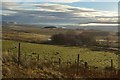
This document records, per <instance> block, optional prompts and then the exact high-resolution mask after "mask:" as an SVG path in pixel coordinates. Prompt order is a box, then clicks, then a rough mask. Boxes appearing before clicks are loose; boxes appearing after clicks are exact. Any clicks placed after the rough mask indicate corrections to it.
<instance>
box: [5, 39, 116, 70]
mask: <svg viewBox="0 0 120 80" xmlns="http://www.w3.org/2000/svg"><path fill="white" fill-rule="evenodd" d="M17 46H18V42H17V41H9V40H4V41H3V52H6V51H7V50H9V49H11V48H14V47H17ZM11 52H13V53H16V55H17V49H13V50H11ZM56 52H59V55H57V57H61V59H62V60H63V61H67V60H71V61H72V62H74V61H75V59H76V57H77V54H80V60H81V61H82V60H83V61H86V62H88V63H89V65H90V66H96V67H101V68H104V67H106V66H110V60H111V59H113V60H114V66H115V67H116V68H117V62H118V60H117V55H115V54H114V53H110V52H104V51H103V52H102V51H101V52H99V51H91V50H89V49H87V48H80V47H64V46H53V45H43V44H34V43H26V42H21V54H22V55H24V54H25V53H26V54H27V55H30V54H32V53H37V54H40V58H44V57H46V58H47V59H50V58H51V57H52V56H54V54H55V53H56Z"/></svg>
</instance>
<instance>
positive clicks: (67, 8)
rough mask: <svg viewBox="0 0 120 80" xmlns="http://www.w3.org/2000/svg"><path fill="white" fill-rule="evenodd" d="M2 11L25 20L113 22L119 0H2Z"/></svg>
mask: <svg viewBox="0 0 120 80" xmlns="http://www.w3.org/2000/svg"><path fill="white" fill-rule="evenodd" d="M1 12H2V14H0V15H2V20H4V21H14V22H17V23H24V24H71V25H72V24H74V25H82V26H89V25H90V26H91V25H101V26H106V25H108V26H110V25H112V26H116V22H117V21H118V0H106V1H105V0H84V1H83V0H59V1H58V0H4V1H2V11H1ZM91 23H92V24H91ZM93 23H95V24H93ZM111 23H112V24H111ZM113 23H115V24H113ZM86 24H87V25H86Z"/></svg>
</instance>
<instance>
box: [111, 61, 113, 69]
mask: <svg viewBox="0 0 120 80" xmlns="http://www.w3.org/2000/svg"><path fill="white" fill-rule="evenodd" d="M112 68H113V60H112V59H111V69H112Z"/></svg>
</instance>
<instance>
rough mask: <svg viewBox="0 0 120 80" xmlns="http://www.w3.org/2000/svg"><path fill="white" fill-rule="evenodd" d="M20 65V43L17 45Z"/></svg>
mask: <svg viewBox="0 0 120 80" xmlns="http://www.w3.org/2000/svg"><path fill="white" fill-rule="evenodd" d="M19 65H20V43H19V45H18V66H19Z"/></svg>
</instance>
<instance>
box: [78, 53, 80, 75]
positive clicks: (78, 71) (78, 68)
mask: <svg viewBox="0 0 120 80" xmlns="http://www.w3.org/2000/svg"><path fill="white" fill-rule="evenodd" d="M79 57H80V56H79V54H78V56H77V75H78V73H79Z"/></svg>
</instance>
